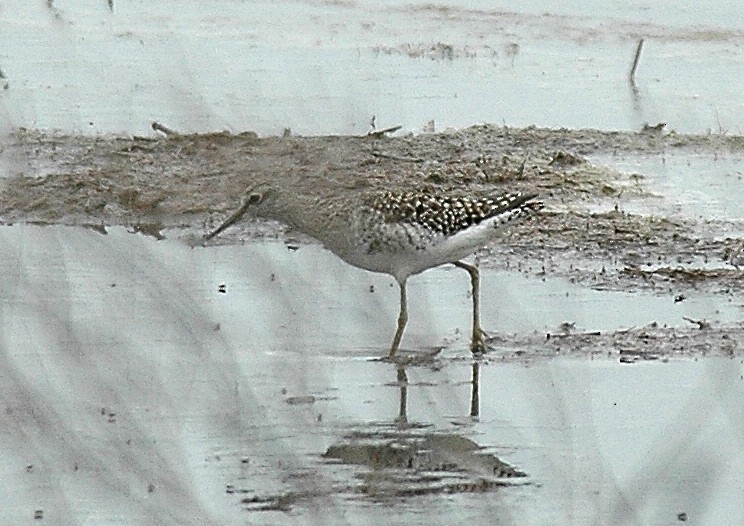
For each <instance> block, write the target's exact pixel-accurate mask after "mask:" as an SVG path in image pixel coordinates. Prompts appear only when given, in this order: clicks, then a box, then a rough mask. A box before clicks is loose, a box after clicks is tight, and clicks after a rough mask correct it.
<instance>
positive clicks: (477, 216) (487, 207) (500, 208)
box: [369, 192, 541, 236]
mask: <svg viewBox="0 0 744 526" xmlns="http://www.w3.org/2000/svg"><path fill="white" fill-rule="evenodd" d="M536 197H537V195H536V194H523V193H521V192H517V193H507V194H502V195H499V196H491V197H474V196H454V195H442V194H427V193H424V192H406V193H394V192H385V193H381V194H378V195H376V196H375V197H374V199H373V200H372V202H370V203H369V204H370V206H371V207H372V208H373V209H375V210H376V211H378V212H379V213H380V214H381V215H382V217H383V219H384V221H385V222H386V223H398V224H410V225H416V226H421V227H424V228H426V229H427V230H429V231H430V232H431V233H432V234H435V235H436V234H440V235H444V236H451V235H454V234H456V233H458V232H461V231H463V230H467V229H468V228H470V227H471V226H474V225H478V224H479V223H481V222H482V221H485V220H487V219H490V218H493V217H496V216H500V215H504V216H505V217H504V219H505V220H506V221H505V222H509V221H510V220H511V218H514V219H517V218H519V217H520V216H522V215H523V214H514V213H513V211H517V210H523V211H524V212H532V211H535V210H537V209H539V208H540V207H541V203H539V202H536V201H532V200H533V199H535V198H536Z"/></svg>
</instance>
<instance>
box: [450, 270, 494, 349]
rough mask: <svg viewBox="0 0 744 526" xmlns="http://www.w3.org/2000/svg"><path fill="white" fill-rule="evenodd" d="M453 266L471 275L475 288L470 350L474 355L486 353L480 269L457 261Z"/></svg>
mask: <svg viewBox="0 0 744 526" xmlns="http://www.w3.org/2000/svg"><path fill="white" fill-rule="evenodd" d="M453 265H455V266H456V267H458V268H461V269H463V270H465V271H466V272H467V273H468V274H470V282H471V284H472V287H473V290H472V292H473V341H472V343H471V345H470V349H471V350H472V351H473V352H474V353H483V352H486V349H487V347H486V335H485V333H484V332H483V330H482V329H481V326H480V274H479V273H478V268H477V267H474V266H473V265H468V264H467V263H463V262H462V261H455V262H454V263H453Z"/></svg>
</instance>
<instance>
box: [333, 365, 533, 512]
mask: <svg viewBox="0 0 744 526" xmlns="http://www.w3.org/2000/svg"><path fill="white" fill-rule="evenodd" d="M395 385H396V386H397V388H398V389H399V394H400V398H399V404H398V414H397V416H396V417H395V418H394V420H393V421H392V423H390V424H388V425H387V426H385V425H379V423H378V424H376V425H368V426H366V427H365V428H362V429H358V430H356V431H354V432H353V433H351V434H349V435H347V436H346V437H344V439H343V440H342V441H341V442H339V443H336V444H334V445H332V446H330V447H329V448H328V450H327V451H326V452H325V454H324V457H325V458H326V459H334V460H335V461H338V462H340V463H342V464H353V465H358V466H360V470H359V472H358V473H356V476H355V480H356V481H357V486H356V487H355V491H357V492H362V493H364V494H367V495H369V496H372V497H376V498H381V497H396V496H397V497H400V496H406V495H418V494H430V493H439V492H443V493H456V492H473V491H489V490H490V489H492V488H494V487H496V486H501V485H505V484H511V483H512V482H509V481H506V480H505V479H509V478H512V477H525V476H526V475H525V474H524V473H522V472H521V471H519V470H517V469H515V468H514V467H512V466H510V465H509V464H507V463H505V462H503V461H502V460H500V459H499V458H497V457H496V456H495V455H492V454H485V453H484V452H483V449H484V448H483V446H481V445H479V444H477V443H476V442H474V441H473V440H472V439H471V438H470V437H466V436H463V435H462V434H460V433H457V432H456V430H454V429H451V428H448V429H436V427H435V426H434V424H431V423H422V422H415V423H412V422H409V419H408V389H409V387H410V384H409V382H408V374H407V372H406V366H405V365H396V383H395ZM479 389H480V363H479V362H474V363H473V364H472V381H471V392H470V413H469V419H470V421H471V422H472V423H474V424H475V423H477V421H478V420H477V419H478V417H479V415H480V397H479ZM457 429H462V426H460V427H458V428H457Z"/></svg>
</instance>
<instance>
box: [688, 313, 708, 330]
mask: <svg viewBox="0 0 744 526" xmlns="http://www.w3.org/2000/svg"><path fill="white" fill-rule="evenodd" d="M682 319H683V320H685V321H689V322H690V323H692V324H693V325H697V326H698V329H700V330H703V329H708V328H710V323H709V322H708V321H706V320H694V319H692V318H688V317H687V316H682Z"/></svg>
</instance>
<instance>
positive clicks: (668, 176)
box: [591, 152, 744, 236]
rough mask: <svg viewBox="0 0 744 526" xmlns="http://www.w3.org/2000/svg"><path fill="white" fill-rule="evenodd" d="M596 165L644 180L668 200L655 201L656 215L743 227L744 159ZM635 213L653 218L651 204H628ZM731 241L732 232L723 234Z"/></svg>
mask: <svg viewBox="0 0 744 526" xmlns="http://www.w3.org/2000/svg"><path fill="white" fill-rule="evenodd" d="M591 160H592V162H596V163H599V164H602V165H605V166H611V167H613V168H616V169H618V170H621V171H623V172H627V173H636V174H641V175H642V176H643V181H644V185H645V186H646V188H647V190H648V191H650V192H652V193H654V194H655V195H657V196H660V197H662V198H663V200H658V199H652V200H651V207H652V209H651V210H650V211H651V212H655V213H657V214H659V213H661V214H663V215H665V216H668V217H682V218H687V219H695V220H698V219H701V220H720V221H741V219H742V218H743V217H744V203H742V200H741V199H739V196H740V195H741V194H742V192H744V178H743V177H744V158H742V157H741V156H740V155H738V154H735V153H734V154H732V153H729V152H717V153H710V154H691V153H689V152H673V153H669V152H665V153H663V154H660V155H659V154H657V155H649V156H645V155H633V156H632V157H630V156H623V155H616V156H608V155H603V156H592V157H591ZM623 209H624V210H626V211H628V212H631V213H636V212H641V213H643V212H649V201H648V199H639V200H638V202H637V203H634V202H633V201H632V200H631V201H630V202H628V201H627V200H626V202H624V203H623ZM724 234H728V235H731V234H732V232H730V231H728V232H721V235H722V236H723V235H724Z"/></svg>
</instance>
